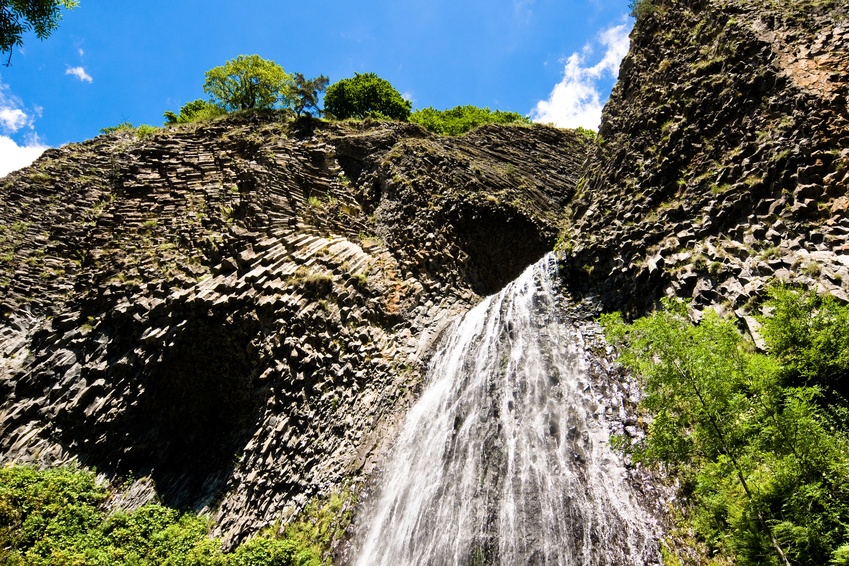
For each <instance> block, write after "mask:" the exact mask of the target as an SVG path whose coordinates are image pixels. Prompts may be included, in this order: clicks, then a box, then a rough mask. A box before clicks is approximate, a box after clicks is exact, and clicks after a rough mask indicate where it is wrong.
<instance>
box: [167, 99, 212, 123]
mask: <svg viewBox="0 0 849 566" xmlns="http://www.w3.org/2000/svg"><path fill="white" fill-rule="evenodd" d="M226 113H227V110H225V109H224V108H222V107H221V106H219V105H217V104H215V103H213V102H210V101H209V100H203V99H202V98H199V99H198V100H193V101H191V102H187V103H186V104H184V105H183V106H181V107H180V114H179V115H178V114H174V113H173V112H171V111H170V110H169V111H167V112H165V113H164V114H163V116H165V123H166V124H188V123H191V122H202V121H204V120H210V119H212V118H215V117H217V116H222V115H224V114H226Z"/></svg>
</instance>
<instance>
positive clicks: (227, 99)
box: [203, 55, 293, 111]
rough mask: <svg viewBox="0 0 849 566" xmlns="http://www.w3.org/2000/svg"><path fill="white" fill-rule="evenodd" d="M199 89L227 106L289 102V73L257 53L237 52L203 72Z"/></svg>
mask: <svg viewBox="0 0 849 566" xmlns="http://www.w3.org/2000/svg"><path fill="white" fill-rule="evenodd" d="M205 77H206V80H205V82H204V83H203V90H204V92H205V93H207V94H208V95H209V96H210V97H211V98H212V102H213V103H215V104H216V105H218V106H221V107H223V108H226V109H227V110H231V111H232V110H248V109H253V108H256V109H259V108H273V107H274V106H276V105H277V104H280V105H282V106H283V107H288V106H290V105H291V100H292V99H291V96H292V86H293V84H292V83H293V79H292V75H290V74H289V73H287V72H286V71H284V70H283V67H281V66H280V65H278V64H277V63H275V62H274V61H268V60H266V59H263V58H262V57H260V56H259V55H239V56H238V57H236V58H235V59H232V60H230V61H227V62H226V63H225V64H224V65H222V66H220V67H215V68H212V69H210V70H208V71H207V72H206V75H205Z"/></svg>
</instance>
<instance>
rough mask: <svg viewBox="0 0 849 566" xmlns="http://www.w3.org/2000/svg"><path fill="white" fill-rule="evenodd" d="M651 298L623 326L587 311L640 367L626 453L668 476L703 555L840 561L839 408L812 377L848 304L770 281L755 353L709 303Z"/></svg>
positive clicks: (824, 367)
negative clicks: (760, 347) (644, 422)
mask: <svg viewBox="0 0 849 566" xmlns="http://www.w3.org/2000/svg"><path fill="white" fill-rule="evenodd" d="M664 305H665V308H664V309H663V310H661V311H658V312H655V313H653V314H651V315H649V316H647V317H644V318H641V319H638V320H636V321H634V323H633V324H630V325H628V324H625V323H624V322H623V321H622V320H621V318H620V317H618V315H606V316H604V317H602V319H601V322H602V324H603V326H604V327H605V332H606V334H607V336H608V339H610V340H611V341H613V342H615V343H616V344H618V345H619V347H620V349H621V358H620V359H621V361H622V363H623V364H624V365H626V366H627V367H629V368H631V369H632V370H633V371H634V372H635V373H636V374H638V375H639V376H641V379H642V380H643V384H644V388H645V396H644V399H643V401H642V402H641V406H642V408H643V409H644V410H647V411H648V412H650V413H651V424H650V425H649V429H648V434H647V436H646V438H645V439H644V440H642V441H640V442H638V443H637V444H636V445H635V446H633V447H630V450H631V451H632V453H633V456H634V458H635V459H636V460H638V461H642V462H645V463H650V464H661V465H663V466H664V467H665V468H666V469H667V470H669V471H671V472H672V473H673V475H674V476H675V477H676V479H677V480H678V481H679V482H680V484H681V486H682V492H683V493H682V495H684V499H682V501H686V502H687V506H688V508H687V509H686V510H685V512H684V514H683V517H684V518H683V519H682V521H684V522H685V524H684V525H683V526H684V527H685V529H692V530H693V531H694V532H695V533H696V534H697V535H698V537H699V539H700V540H702V541H704V542H705V543H706V544H707V545H708V547H709V548H710V550H711V552H712V553H714V554H718V555H719V556H726V557H729V556H730V557H733V558H732V561H733V563H736V564H739V565H741V566H744V565H745V566H755V565H761V564H768V565H779V564H785V563H787V562H789V563H790V564H794V565H797V566H798V565H806V566H815V565H822V564H826V563H828V562H829V560H830V559H831V560H832V563H834V564H840V563H843V562H841V561H845V560H846V558H847V556H849V553H847V550H846V547H845V540H846V538H845V537H846V534H847V533H846V527H845V525H846V524H849V436H847V430H846V423H847V422H849V420H847V416H848V415H849V407H847V405H846V401H845V399H843V398H842V397H837V396H834V397H833V398H832V399H831V400H829V399H828V398H824V397H823V396H822V394H821V389H820V388H819V387H818V386H812V384H819V383H829V378H828V376H829V375H832V374H834V371H835V370H839V371H838V373H839V372H840V371H845V367H846V362H847V360H849V336H847V334H849V330H846V327H847V326H846V325H847V322H849V318H847V312H849V308H846V307H837V306H836V305H834V304H833V303H832V300H831V299H828V298H821V297H815V296H813V295H804V294H798V293H794V292H792V291H787V290H786V289H783V288H778V289H777V290H773V291H771V294H770V298H769V300H768V301H767V305H766V306H767V307H769V308H770V309H772V311H773V315H772V316H771V317H764V318H762V323H763V324H764V329H763V330H764V332H763V335H764V339H765V340H766V342H767V345H768V347H769V351H770V353H769V355H764V354H759V353H756V352H754V351H753V347H752V345H751V344H750V343H749V342H747V341H746V340H745V339H744V338H743V336H741V335H740V333H739V331H738V330H737V328H736V327H735V325H734V323H733V322H732V321H730V320H723V319H720V318H719V317H718V316H717V315H716V314H715V313H714V312H713V311H711V310H708V311H705V313H704V316H703V317H702V320H701V322H700V323H699V324H698V325H693V324H691V323H690V321H689V319H688V317H687V307H686V305H685V304H683V303H676V302H672V301H666V302H665V303H664ZM831 334H835V335H834V336H832V335H831ZM620 444H621V443H620ZM783 556H786V560H785V559H784V558H783ZM720 560H721V559H720ZM722 563H724V562H722Z"/></svg>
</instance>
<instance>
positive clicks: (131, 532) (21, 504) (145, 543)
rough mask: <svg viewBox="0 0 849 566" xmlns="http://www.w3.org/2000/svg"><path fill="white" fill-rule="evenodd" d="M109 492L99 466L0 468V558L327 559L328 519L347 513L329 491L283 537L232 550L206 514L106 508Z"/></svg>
mask: <svg viewBox="0 0 849 566" xmlns="http://www.w3.org/2000/svg"><path fill="white" fill-rule="evenodd" d="M107 496H108V494H107V490H106V488H105V487H103V486H102V485H99V484H98V483H97V481H96V478H95V475H94V473H92V472H89V471H86V470H83V469H80V468H77V467H73V466H65V467H61V468H56V469H52V470H43V471H39V470H36V469H35V468H32V467H29V466H13V467H6V468H2V469H0V564H4V565H21V566H23V565H26V566H48V565H58V564H62V565H66V564H73V565H78V566H111V565H116V564H117V565H128V566H129V565H141V564H162V565H166V566H167V565H170V566H184V565H186V566H266V565H267V566H322V564H323V562H322V560H321V554H322V552H323V551H324V549H325V548H326V547H327V546H328V545H329V543H330V541H331V535H332V536H333V537H337V538H338V536H339V534H340V532H341V531H338V532H337V531H333V532H332V533H330V534H328V529H329V527H328V525H336V526H337V527H338V528H340V529H344V527H345V526H347V522H348V520H349V516H347V515H345V513H343V510H342V507H340V506H338V505H337V504H335V503H334V502H335V501H336V499H334V498H331V499H330V500H329V503H327V504H325V505H324V506H315V505H314V506H313V507H312V508H311V509H312V512H313V514H314V516H310V517H309V518H308V519H306V520H304V521H303V523H299V522H295V523H293V524H292V525H289V526H287V527H286V531H285V533H284V536H283V537H282V538H279V537H276V536H275V535H274V534H273V533H271V532H266V533H264V534H262V535H260V536H258V537H254V538H252V539H249V540H247V541H246V542H245V543H243V544H242V545H241V546H239V547H237V548H236V549H235V550H234V551H233V552H232V553H230V554H227V553H224V552H222V550H221V542H220V541H219V540H217V539H211V538H209V528H210V525H209V521H208V519H206V518H204V517H200V516H197V515H195V514H193V513H183V512H180V511H177V510H175V509H169V508H167V507H164V506H162V505H156V504H151V505H145V506H143V507H141V508H139V509H138V510H136V511H134V512H132V513H126V512H116V513H113V514H111V515H106V513H105V512H104V511H103V509H102V507H101V506H102V504H103V503H104V501H105V500H106V499H107ZM331 514H332V515H333V517H332V518H331V517H330V515H331Z"/></svg>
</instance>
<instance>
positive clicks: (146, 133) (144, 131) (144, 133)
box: [136, 124, 159, 139]
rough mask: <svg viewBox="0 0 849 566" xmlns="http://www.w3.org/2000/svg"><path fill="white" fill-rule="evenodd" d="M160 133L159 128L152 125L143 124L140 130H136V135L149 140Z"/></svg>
mask: <svg viewBox="0 0 849 566" xmlns="http://www.w3.org/2000/svg"><path fill="white" fill-rule="evenodd" d="M158 131H159V128H157V127H156V126H151V125H150V124H142V125H141V126H139V127H138V128H136V135H137V136H138V137H139V138H141V139H144V138H147V137H150V136H152V135H153V134H155V133H156V132H158Z"/></svg>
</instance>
